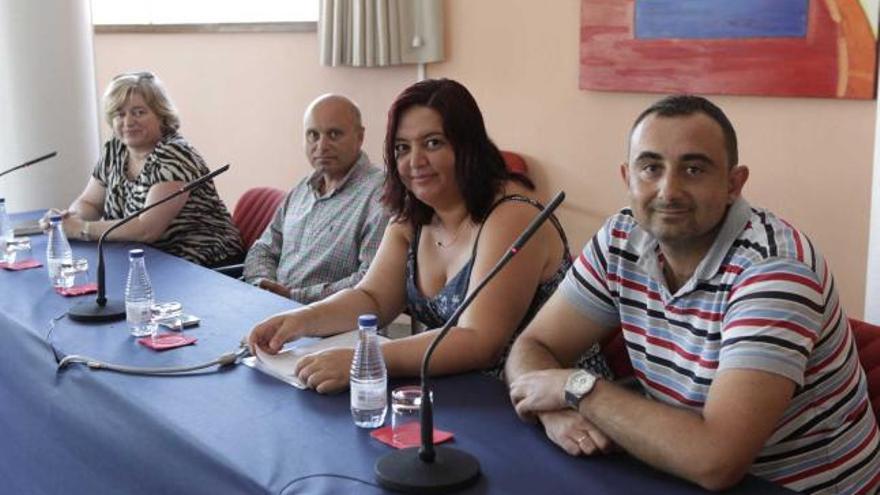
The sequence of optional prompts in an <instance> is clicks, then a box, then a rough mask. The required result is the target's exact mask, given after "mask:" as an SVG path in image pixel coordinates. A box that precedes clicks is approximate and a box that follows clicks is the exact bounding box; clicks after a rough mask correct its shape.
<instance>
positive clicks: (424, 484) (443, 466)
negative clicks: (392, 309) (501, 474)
mask: <svg viewBox="0 0 880 495" xmlns="http://www.w3.org/2000/svg"><path fill="white" fill-rule="evenodd" d="M564 199H565V192H564V191H560V192H559V193H558V194H556V196H554V197H553V200H552V201H550V204H548V205H547V206H546V207H545V208H544V209H543V210H542V211H541V213H539V214H538V216H536V217H535V218H534V220H532V223H530V224H529V226H528V227H526V229H525V230H524V231H523V233H522V234H520V236H519V237H518V238H517V239H516V240H515V241H514V242H513V244H512V245H511V246H510V248H509V249H508V250H507V252H506V253H504V256H502V257H501V259H500V260H498V263H496V264H495V266H494V267H493V268H492V270H491V271H490V272H489V273H488V274H487V275H486V276H485V277H483V280H481V281H480V283H479V284H478V285H477V287H476V288H475V289H474V290H473V292H471V293H470V294H468V296H467V297H466V298H465V299H464V301H462V303H461V305H459V306H458V309H456V310H455V312H454V313H453V314H452V316H450V317H449V319H448V320H447V321H446V324H444V325H443V328H442V329H441V330H440V332H439V333H438V334H437V336H436V337H434V340H433V341H431V345H430V346H428V350H427V351H425V356H424V357H423V358H422V370H421V371H422V375H421V377H422V402H421V406H420V409H419V414H420V417H419V419H420V420H421V430H422V431H421V446H420V447H411V448H408V449H403V450H396V451H394V452H391V453H388V454H385V455H384V456H382V457H380V458H379V460H378V461H376V467H375V472H376V479H377V480H378V481H379V484H380V485H382V486H383V487H385V488H388V489H390V490H395V491H401V492H405V493H442V492H449V491H455V490H460V489H462V488H465V487H467V486H469V485H471V484H472V483H474V482H476V481H477V479H478V478H479V476H480V463H479V461H477V459H476V458H475V457H474V456H472V455H470V454H468V453H466V452H462V451H460V450H457V449H453V448H451V447H443V446H441V447H436V448H435V447H434V412H433V406H432V403H431V400H430V399H426V397H427V398H430V397H431V387H430V385H429V383H428V378H429V376H428V364H429V363H430V361H431V356H432V355H433V354H434V349H436V348H437V345H438V344H439V343H440V341H441V340H443V338H444V337H445V336H446V334H447V333H449V330H450V329H451V328H452V325H453V324H454V323H455V322H456V321H457V320H458V317H459V316H461V314H462V313H463V312H464V310H465V309H467V307H468V306H470V304H471V302H472V301H473V300H474V298H476V297H477V294H479V293H480V291H481V290H483V287H485V286H486V284H488V283H489V281H490V280H492V278H494V277H495V275H496V274H497V273H498V272H499V271H501V269H502V268H503V267H504V265H506V264H507V262H508V261H510V260H511V258H513V257H514V256H515V255H516V254H517V253H518V252H519V251H520V249H522V247H523V246H524V245H525V243H526V242H528V240H529V239H530V238H531V237H532V235H534V233H535V232H536V231H537V230H538V228H539V227H540V226H541V225H542V224H543V223H544V222H545V221H546V220H547V219H548V218H549V217H550V215H551V214H553V211H554V210H555V209H556V208H557V207H558V206H559V204H560V203H562V201H563V200H564Z"/></svg>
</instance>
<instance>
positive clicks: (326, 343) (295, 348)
mask: <svg viewBox="0 0 880 495" xmlns="http://www.w3.org/2000/svg"><path fill="white" fill-rule="evenodd" d="M377 338H378V339H379V342H380V343H381V342H385V341H387V340H388V339H387V338H386V337H382V336H381V335H379V336H377ZM357 339H358V331H357V330H351V331H349V332H344V333H340V334H336V335H334V336H332V337H326V338H323V339H322V338H315V337H303V338H301V339H298V340H297V341H296V342H294V343H293V344H292V347H289V348H287V349H284V350H282V351H281V352H279V353H278V354H275V355H272V354H268V353H266V352H264V351H263V350H261V349H260V348H257V355H256V356H252V357H248V358H245V359H243V360H242V363H244V364H245V365H247V366H250V367H251V368H254V369H258V370H260V371H262V372H263V373H266V374H267V375H269V376H274V377H275V378H277V379H279V380H281V381H283V382H285V383H289V384H290V385H293V386H294V387H296V388H306V384H305V383H303V382H302V381H301V380H300V379H299V378H298V377H297V376H296V375H295V374H294V370H295V369H296V363H298V362H299V360H300V358H301V357H303V356H305V355H307V354H312V353H315V352H318V351H323V350H324V349H330V348H333V347H347V348H349V349H354V346H355V345H357Z"/></svg>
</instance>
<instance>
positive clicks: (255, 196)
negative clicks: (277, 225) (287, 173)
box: [232, 187, 285, 251]
mask: <svg viewBox="0 0 880 495" xmlns="http://www.w3.org/2000/svg"><path fill="white" fill-rule="evenodd" d="M284 195H285V192H284V191H282V190H280V189H275V188H274V187H255V188H253V189H248V190H247V191H245V193H244V194H242V195H241V197H240V198H238V203H236V204H235V211H234V212H233V213H232V223H234V224H235V226H236V227H238V231H239V232H241V243H242V245H243V246H244V249H245V251H247V250H248V249H250V248H251V246H252V245H253V244H254V242H255V241H256V240H257V239H258V238H259V237H260V235H261V234H262V233H263V231H264V230H266V226H267V225H269V222H270V221H271V220H272V215H274V214H275V210H277V209H278V205H280V204H281V201H283V200H284Z"/></svg>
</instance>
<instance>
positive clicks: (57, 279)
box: [46, 215, 73, 288]
mask: <svg viewBox="0 0 880 495" xmlns="http://www.w3.org/2000/svg"><path fill="white" fill-rule="evenodd" d="M65 263H71V264H72V263H73V251H71V250H70V243H69V242H67V236H65V235H64V228H63V227H62V226H61V215H52V216H51V217H49V242H48V243H47V245H46V268H47V269H48V271H49V282H50V283H51V284H52V287H55V288H64V287H68V286H69V285H68V284H67V283H66V280H65V277H64V274H63V273H62V272H61V265H63V264H65Z"/></svg>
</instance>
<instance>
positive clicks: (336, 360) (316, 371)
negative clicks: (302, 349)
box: [296, 347, 354, 394]
mask: <svg viewBox="0 0 880 495" xmlns="http://www.w3.org/2000/svg"><path fill="white" fill-rule="evenodd" d="M353 358H354V349H348V348H344V347H334V348H332V349H327V350H324V351H321V352H316V353H314V354H309V355H307V356H303V357H302V358H301V359H300V360H299V362H298V363H297V365H296V376H297V377H299V379H300V380H302V382H303V383H305V384H306V385H307V386H308V387H309V388H313V389H315V391H316V392H318V393H319V394H330V393H335V392H341V391H343V390H345V388H346V387H348V381H349V377H350V374H351V361H352V359H353Z"/></svg>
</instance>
